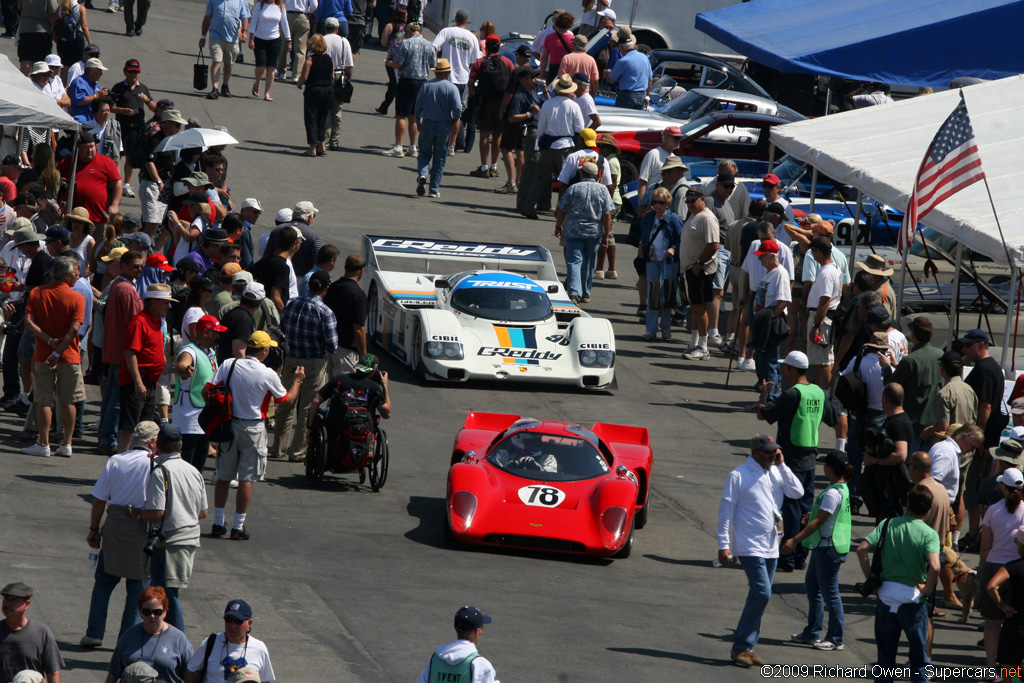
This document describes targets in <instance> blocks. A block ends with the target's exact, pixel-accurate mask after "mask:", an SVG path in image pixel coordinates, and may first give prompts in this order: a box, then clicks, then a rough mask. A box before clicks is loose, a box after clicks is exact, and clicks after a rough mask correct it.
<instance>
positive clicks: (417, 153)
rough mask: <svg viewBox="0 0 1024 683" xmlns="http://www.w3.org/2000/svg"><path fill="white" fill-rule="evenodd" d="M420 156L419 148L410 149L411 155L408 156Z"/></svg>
mask: <svg viewBox="0 0 1024 683" xmlns="http://www.w3.org/2000/svg"><path fill="white" fill-rule="evenodd" d="M419 155H420V148H419V147H410V148H409V153H408V155H407V156H411V157H418V156H419Z"/></svg>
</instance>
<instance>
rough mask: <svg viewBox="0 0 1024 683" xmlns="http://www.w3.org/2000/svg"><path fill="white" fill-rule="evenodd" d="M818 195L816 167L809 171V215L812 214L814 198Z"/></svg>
mask: <svg viewBox="0 0 1024 683" xmlns="http://www.w3.org/2000/svg"><path fill="white" fill-rule="evenodd" d="M817 194H818V167H817V166H815V167H814V168H812V169H811V213H814V197H815V196H816V195H817Z"/></svg>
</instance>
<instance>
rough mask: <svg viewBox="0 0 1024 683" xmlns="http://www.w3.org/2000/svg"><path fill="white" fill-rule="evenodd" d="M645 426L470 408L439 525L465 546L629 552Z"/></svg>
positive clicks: (644, 497)
mask: <svg viewBox="0 0 1024 683" xmlns="http://www.w3.org/2000/svg"><path fill="white" fill-rule="evenodd" d="M653 458H654V454H653V453H652V452H651V446H650V435H649V433H648V431H647V429H645V428H643V427H626V426H622V425H614V424H606V423H603V422H598V423H597V424H595V425H594V427H593V428H592V429H587V428H585V427H581V426H580V425H578V424H574V423H571V422H557V421H554V420H535V419H533V418H525V417H520V416H519V415H501V414H497V413H470V414H469V416H468V417H466V422H465V424H464V425H463V427H462V430H461V431H459V435H458V436H457V437H456V439H455V449H454V451H453V452H452V461H451V468H450V469H449V470H448V494H447V506H446V508H447V517H448V519H447V520H446V524H445V531H446V533H447V534H448V535H449V537H450V538H453V539H455V540H456V541H462V542H466V543H481V544H484V545H494V546H506V547H512V548H524V549H530V550H551V551H555V552H564V553H574V554H580V555H603V556H612V557H628V556H629V553H630V551H631V550H632V548H633V530H634V529H640V528H643V526H644V525H645V524H646V523H647V501H648V493H649V491H650V481H651V464H652V461H653Z"/></svg>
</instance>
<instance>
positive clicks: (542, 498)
mask: <svg viewBox="0 0 1024 683" xmlns="http://www.w3.org/2000/svg"><path fill="white" fill-rule="evenodd" d="M519 500H521V501H523V502H524V503H526V504H527V505H535V506H538V507H546V508H554V507H558V506H559V505H561V504H562V501H563V500H565V492H564V491H559V490H558V489H556V488H555V487H554V486H540V485H538V484H534V485H532V486H524V487H523V488H521V489H519Z"/></svg>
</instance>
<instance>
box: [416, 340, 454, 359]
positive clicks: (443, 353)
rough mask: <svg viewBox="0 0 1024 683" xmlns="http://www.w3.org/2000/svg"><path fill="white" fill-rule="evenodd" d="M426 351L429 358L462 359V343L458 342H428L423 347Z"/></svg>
mask: <svg viewBox="0 0 1024 683" xmlns="http://www.w3.org/2000/svg"><path fill="white" fill-rule="evenodd" d="M423 350H424V353H425V354H426V355H427V357H429V358H437V359H438V360H462V359H463V355H462V344H459V343H458V342H439V341H431V342H427V343H426V344H425V345H424V347H423Z"/></svg>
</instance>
